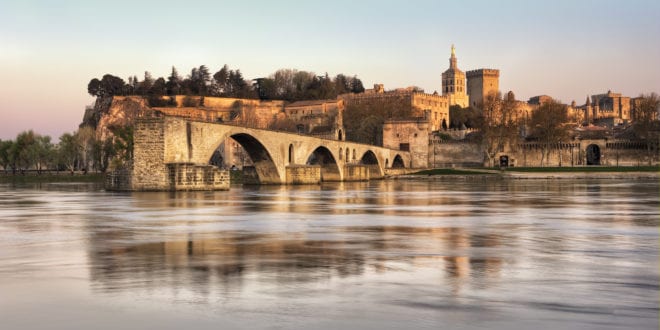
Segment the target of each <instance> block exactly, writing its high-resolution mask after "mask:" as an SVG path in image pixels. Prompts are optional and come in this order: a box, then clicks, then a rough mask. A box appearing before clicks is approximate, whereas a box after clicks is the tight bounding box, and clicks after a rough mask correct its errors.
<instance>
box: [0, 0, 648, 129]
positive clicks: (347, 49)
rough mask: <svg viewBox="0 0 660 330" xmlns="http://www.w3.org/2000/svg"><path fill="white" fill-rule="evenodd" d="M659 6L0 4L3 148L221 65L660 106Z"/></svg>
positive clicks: (512, 2) (393, 84)
mask: <svg viewBox="0 0 660 330" xmlns="http://www.w3.org/2000/svg"><path fill="white" fill-rule="evenodd" d="M659 40H660V1H657V0H652V1H645V0H632V1H610V0H594V1H587V0H568V1H564V0H552V1H527V0H502V1H458V0H455V1H442V0H435V1H433V0H429V1H426V0H417V1H393V0H379V1H371V0H361V1H357V0H332V1H327V0H326V1H314V0H306V1H303V0H299V1H289V0H278V1H272V0H264V1H197V0H188V1H168V0H160V1H136V0H133V1H122V0H115V1H89V0H81V1H67V0H63V1H55V0H52V1H47V0H42V1H32V0H16V1H14V0H1V1H0V139H13V138H15V137H16V135H17V134H18V133H19V132H22V131H25V130H29V129H32V130H34V131H35V132H37V133H40V134H44V135H49V136H51V137H52V138H53V140H54V141H57V139H58V138H59V136H60V135H61V134H63V133H65V132H73V131H74V130H76V129H77V127H78V124H79V123H80V122H81V121H82V116H83V113H84V109H85V106H87V105H91V104H93V103H94V98H92V97H91V96H90V95H89V94H87V84H88V83H89V81H90V80H91V79H92V78H99V79H100V78H101V77H102V76H103V75H104V74H106V73H110V74H113V75H116V76H119V77H121V78H123V79H124V80H127V79H128V77H129V76H133V75H136V76H138V78H140V79H142V78H143V77H144V72H145V71H149V72H150V73H151V74H152V76H154V77H161V76H162V77H167V76H168V75H169V73H170V71H171V68H172V66H174V67H176V68H177V70H178V71H179V73H180V74H182V75H187V74H189V73H190V70H191V69H192V68H193V67H199V66H200V65H206V66H207V67H208V68H209V69H210V71H211V72H212V73H214V72H216V71H218V70H219V69H220V68H221V67H222V66H223V65H224V64H227V65H228V66H229V68H230V69H240V70H241V72H242V73H243V75H244V77H246V78H250V79H252V78H258V77H264V76H268V75H270V74H272V73H273V72H275V71H276V70H278V69H281V68H292V69H298V70H305V71H312V72H315V73H317V74H324V73H326V72H327V73H328V74H329V75H330V76H334V75H337V74H339V73H343V74H345V75H350V76H353V75H357V77H358V78H360V79H361V80H362V82H363V83H364V85H365V87H366V88H370V87H371V86H373V84H376V83H382V84H384V85H385V89H394V88H399V87H407V86H413V85H414V86H419V87H421V88H423V89H424V90H425V91H426V92H428V93H433V92H434V91H436V90H437V91H440V90H441V74H442V72H443V71H445V70H446V69H447V68H448V67H449V56H450V48H451V45H452V44H454V45H455V47H456V56H457V58H458V66H459V68H460V69H461V70H463V71H467V70H473V69H479V68H494V69H499V70H500V89H501V90H502V92H507V91H513V92H514V93H515V95H516V98H517V99H519V100H527V99H529V98H530V97H532V96H536V95H542V94H545V95H550V96H552V97H554V98H556V99H559V100H561V101H562V102H565V103H570V102H571V101H573V100H575V101H576V102H577V103H578V104H583V103H584V101H585V99H586V97H587V95H590V94H600V93H605V92H607V91H608V90H612V91H614V92H620V93H623V94H624V95H626V96H633V97H634V96H638V95H639V94H641V93H650V92H656V93H660V41H659Z"/></svg>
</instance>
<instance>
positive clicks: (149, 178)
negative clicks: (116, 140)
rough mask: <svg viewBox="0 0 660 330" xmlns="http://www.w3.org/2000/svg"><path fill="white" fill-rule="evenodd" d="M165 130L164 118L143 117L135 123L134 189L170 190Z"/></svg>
mask: <svg viewBox="0 0 660 330" xmlns="http://www.w3.org/2000/svg"><path fill="white" fill-rule="evenodd" d="M164 130H165V125H164V119H163V118H143V119H141V120H140V121H139V123H138V124H137V125H135V131H134V136H133V140H134V149H133V173H132V176H133V179H132V180H133V184H132V190H170V183H169V178H168V177H169V170H168V168H167V166H166V165H165V161H164V160H165V142H164V140H165V132H164Z"/></svg>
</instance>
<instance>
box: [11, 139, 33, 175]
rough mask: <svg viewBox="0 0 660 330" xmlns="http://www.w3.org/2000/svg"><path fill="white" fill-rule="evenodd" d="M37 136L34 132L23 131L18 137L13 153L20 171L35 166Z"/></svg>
mask: <svg viewBox="0 0 660 330" xmlns="http://www.w3.org/2000/svg"><path fill="white" fill-rule="evenodd" d="M35 143H36V134H34V132H33V131H32V130H29V131H23V132H21V133H18V135H17V136H16V143H15V144H14V145H13V147H14V149H13V150H12V152H13V153H14V154H15V157H16V164H17V165H18V168H20V169H29V168H30V167H31V166H32V165H33V164H34V148H33V145H34V144H35Z"/></svg>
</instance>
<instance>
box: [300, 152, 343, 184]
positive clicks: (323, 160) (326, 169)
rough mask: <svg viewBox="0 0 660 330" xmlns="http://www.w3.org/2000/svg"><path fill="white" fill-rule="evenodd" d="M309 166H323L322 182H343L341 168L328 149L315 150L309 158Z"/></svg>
mask: <svg viewBox="0 0 660 330" xmlns="http://www.w3.org/2000/svg"><path fill="white" fill-rule="evenodd" d="M307 165H319V166H321V181H341V173H340V172H339V166H338V165H337V161H336V160H335V157H334V156H333V155H332V152H330V150H328V148H326V147H318V148H316V149H314V151H313V152H312V154H311V155H309V157H308V158H307Z"/></svg>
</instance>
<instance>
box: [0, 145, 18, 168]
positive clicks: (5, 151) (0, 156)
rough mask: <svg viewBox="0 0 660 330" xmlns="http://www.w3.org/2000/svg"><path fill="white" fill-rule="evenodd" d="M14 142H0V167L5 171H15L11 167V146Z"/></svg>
mask: <svg viewBox="0 0 660 330" xmlns="http://www.w3.org/2000/svg"><path fill="white" fill-rule="evenodd" d="M13 144H14V141H12V140H4V141H3V140H0V166H2V168H3V169H4V170H5V171H7V169H8V168H12V170H14V169H15V166H13V165H14V164H13V157H12V155H11V150H12V145H13Z"/></svg>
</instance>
